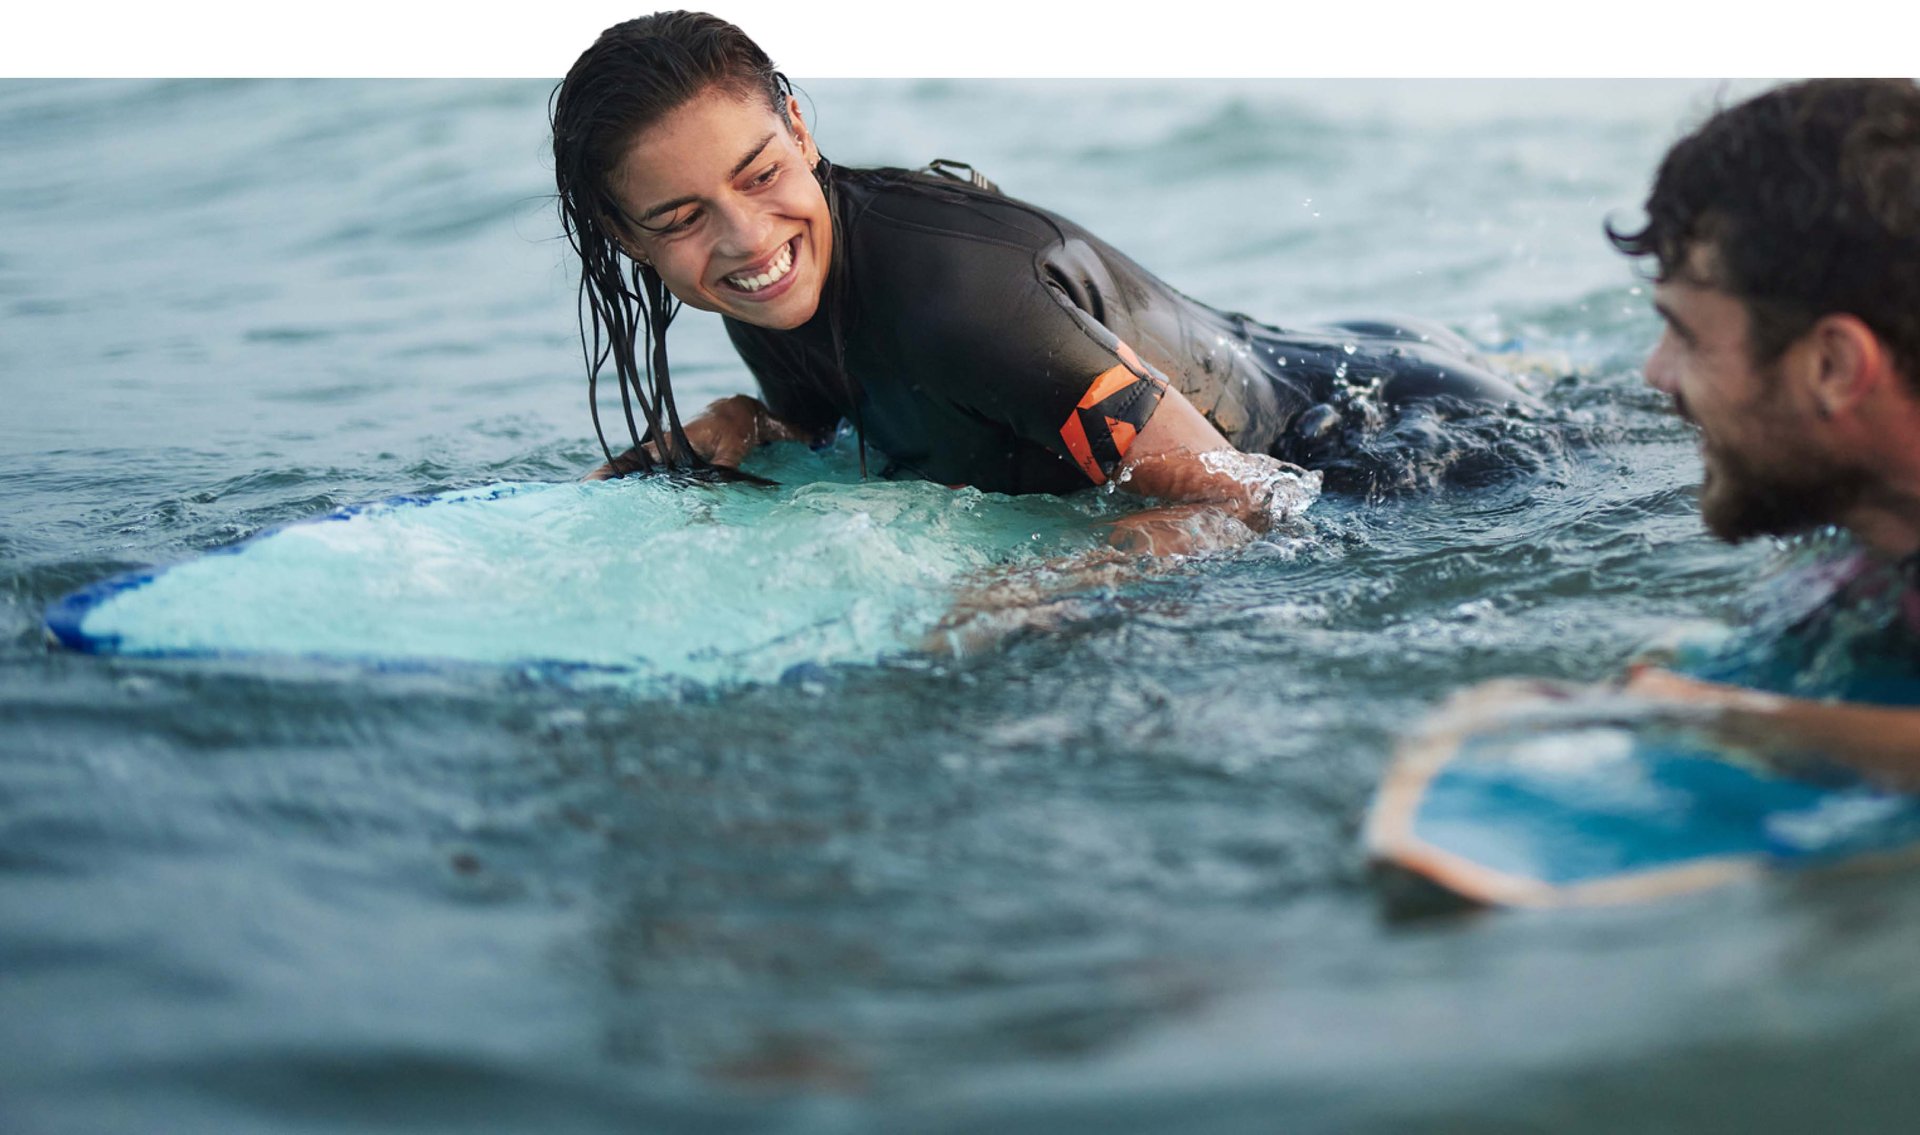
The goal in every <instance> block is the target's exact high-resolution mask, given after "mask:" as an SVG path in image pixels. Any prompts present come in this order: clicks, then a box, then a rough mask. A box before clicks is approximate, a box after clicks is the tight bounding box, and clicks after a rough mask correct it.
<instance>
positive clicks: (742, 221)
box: [715, 198, 773, 256]
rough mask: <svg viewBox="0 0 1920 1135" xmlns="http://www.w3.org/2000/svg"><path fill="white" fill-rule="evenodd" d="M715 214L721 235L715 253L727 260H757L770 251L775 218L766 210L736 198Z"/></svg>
mask: <svg viewBox="0 0 1920 1135" xmlns="http://www.w3.org/2000/svg"><path fill="white" fill-rule="evenodd" d="M715 211H716V212H717V213H718V214H719V217H718V220H719V221H720V232H721V235H720V240H719V243H718V245H717V246H716V249H715V251H717V252H720V253H721V254H722V255H725V256H758V255H760V254H761V253H764V252H766V251H768V249H767V247H766V245H767V241H768V239H769V238H770V237H771V235H772V230H773V218H772V216H770V215H769V214H768V213H767V211H766V210H765V209H762V208H760V207H758V206H757V205H756V204H754V203H753V202H750V201H745V200H741V199H738V198H736V199H734V200H731V201H727V202H722V203H720V204H719V205H718V206H717V207H716V210H715Z"/></svg>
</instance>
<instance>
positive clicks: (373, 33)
mask: <svg viewBox="0 0 1920 1135" xmlns="http://www.w3.org/2000/svg"><path fill="white" fill-rule="evenodd" d="M669 2H670V0H669ZM698 3H699V0H692V4H693V5H694V6H698ZM1103 7H1104V8H1105V10H1106V11H1108V12H1111V13H1113V14H1112V15H1111V16H1109V17H1106V18H1101V19H1088V18H1087V17H1086V16H1084V15H1083V14H1081V13H1084V12H1087V11H1089V10H1092V11H1098V10H1100V9H1101V8H1103ZM7 8H8V14H6V15H4V16H0V76H16V77H24V76H170V75H173V76H198V75H206V76H246V75H338V76H499V77H509V76H538V77H544V78H558V77H559V76H560V75H561V74H563V73H564V72H565V71H566V69H567V66H568V65H569V64H570V63H571V62H572V61H573V59H574V57H575V56H576V55H578V54H579V53H580V51H581V50H582V49H583V48H585V47H586V45H587V44H588V43H589V42H591V41H592V39H593V37H594V36H595V35H596V34H598V32H599V31H600V29H602V28H604V27H606V26H607V25H609V24H613V23H618V22H619V21H621V20H623V19H627V18H629V17H632V16H636V15H640V14H643V13H644V12H645V11H647V10H650V8H651V3H650V0H616V2H607V0H534V2H532V3H527V2H522V3H511V4H510V3H489V2H485V0H468V2H467V3H451V2H445V0H432V2H428V0H326V2H323V3H311V2H308V3H300V2H296V3H292V4H287V5H280V4H274V3H272V2H271V0H246V2H240V0H139V2H135V0H18V2H15V3H11V4H9V5H7ZM710 8H711V10H714V11H716V12H717V13H718V14H719V15H722V16H725V17H726V18H728V19H731V20H733V21H734V22H735V23H738V24H740V25H741V26H742V27H744V28H745V29H746V30H747V32H748V34H750V35H752V36H753V37H754V38H755V39H757V40H758V41H759V42H760V44H761V46H763V47H765V48H766V49H767V51H768V53H769V54H771V55H772V56H773V57H774V60H775V62H776V63H778V64H779V65H780V66H781V67H782V68H783V69H784V70H786V71H787V72H788V73H789V74H791V75H793V76H794V77H796V78H799V79H810V78H811V79H822V78H853V77H890V76H899V77H904V76H955V77H975V76H983V77H991V76H1062V77H1124V76H1129V75H1137V76H1142V77H1194V76H1300V77H1309V78H1312V77H1329V76H1369V77H1380V76H1409V77H1424V76H1497V77H1535V76H1675V77H1736V76H1755V75H1778V76H1801V75H1815V74H1854V75H1860V74H1903V73H1909V74H1910V73H1911V72H1912V70H1913V68H1914V65H1915V64H1914V61H1915V59H1916V55H1917V52H1916V46H1915V45H1916V44H1920V4H1915V3H1913V2H1912V0H1879V2H1874V3H1869V2H1863V0H1819V2H1818V3H1813V4H1806V3H1802V4H1798V5H1788V6H1784V7H1783V8H1782V9H1781V11H1782V12H1786V13H1791V15H1771V14H1768V13H1769V8H1770V6H1768V5H1762V4H1754V5H1740V6H1735V5H1731V4H1726V5H1722V4H1712V5H1709V4H1704V3H1688V2H1687V0H1598V2H1597V3H1588V4H1582V5H1565V4H1557V3H1555V2H1554V0H1457V2H1451V3H1449V2H1446V0H1429V2H1427V3H1419V4H1416V3H1411V2H1406V0H1331V2H1315V0H1235V2H1227V0H1149V2H1147V3H1129V2H1126V0H1109V2H1108V3H1106V4H1104V5H1102V4H1099V3H1097V2H1094V0H1082V3H1080V4H1078V5H1072V6H1070V5H1069V4H1067V3H1064V2H1061V0H892V2H891V3H887V2H882V0H713V3H712V4H711V5H710ZM1736 8H1737V10H1738V11H1739V14H1738V15H1731V14H1728V13H1729V11H1730V10H1736ZM1709 9H1719V11H1718V12H1714V11H1710V10H1709ZM1136 12H1151V13H1155V14H1154V15H1152V16H1151V17H1146V16H1141V15H1127V14H1122V13H1136Z"/></svg>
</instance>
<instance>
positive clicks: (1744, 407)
mask: <svg viewBox="0 0 1920 1135" xmlns="http://www.w3.org/2000/svg"><path fill="white" fill-rule="evenodd" d="M1707 259H1709V258H1708V257H1704V256H1702V255H1700V254H1699V252H1698V250H1696V255H1695V256H1694V257H1693V263H1692V264H1690V265H1689V268H1690V270H1689V271H1687V272H1684V273H1676V274H1675V275H1676V278H1675V279H1672V280H1669V281H1667V282H1665V283H1662V284H1660V285H1659V286H1658V287H1656V288H1655V289H1654V307H1655V309H1656V310H1658V311H1659V312H1660V315H1661V318H1663V319H1665V320H1666V324H1667V326H1666V330H1665V332H1664V333H1663V334H1662V335H1661V336H1660V342H1659V343H1658V344H1657V345H1655V347H1654V349H1653V353H1652V354H1651V355H1649V356H1648V357H1647V368H1646V370H1647V383H1648V385H1650V386H1652V387H1653V388H1654V389H1656V390H1659V391H1661V392H1663V393H1666V394H1668V395H1671V396H1672V398H1673V403H1674V410H1675V411H1676V412H1677V413H1679V415H1680V416H1681V417H1682V418H1685V419H1686V420H1687V421H1688V422H1690V423H1692V424H1693V425H1694V426H1695V427H1697V428H1698V430H1699V431H1700V458H1701V462H1702V464H1703V466H1704V470H1703V480H1702V482H1701V487H1700V516H1701V519H1702V520H1704V521H1705V522H1706V525H1707V528H1708V530H1709V531H1711V532H1712V533H1713V534H1714V535H1716V536H1718V537H1720V538H1721V539H1723V540H1729V541H1740V540H1745V539H1748V538H1750V537H1753V536H1762V535H1787V534H1790V533H1794V532H1801V531H1805V530H1806V529H1809V528H1815V527H1818V526H1820V525H1823V524H1832V523H1837V522H1838V521H1839V519H1840V518H1841V516H1842V515H1843V514H1844V513H1845V512H1846V511H1847V509H1849V508H1850V507H1851V506H1852V505H1853V503H1854V502H1855V501H1856V500H1858V499H1859V496H1860V493H1861V491H1862V488H1863V478H1862V476H1861V475H1860V473H1859V472H1858V471H1856V470H1855V469H1854V468H1853V467H1851V466H1850V465H1848V464H1846V463H1845V462H1844V461H1843V460H1842V457H1843V455H1838V454H1834V453H1831V452H1829V451H1828V449H1827V448H1825V447H1824V446H1823V445H1822V443H1821V438H1822V437H1823V436H1824V434H1823V432H1822V431H1821V430H1819V429H1818V428H1817V425H1818V423H1816V422H1815V421H1814V420H1813V419H1814V416H1815V414H1816V409H1815V405H1814V403H1813V401H1812V400H1811V399H1810V398H1805V397H1801V396H1800V395H1799V392H1798V390H1797V388H1796V384H1795V383H1794V382H1793V381H1792V380H1791V377H1790V375H1789V373H1788V371H1789V368H1791V367H1792V366H1795V365H1799V359H1798V357H1797V356H1796V350H1795V348H1794V347H1789V348H1788V350H1787V352H1786V353H1785V354H1784V355H1783V356H1782V357H1781V359H1779V360H1776V361H1775V362H1774V363H1772V364H1769V365H1767V366H1764V367H1759V366H1755V365H1754V363H1753V355H1752V351H1751V349H1750V347H1749V345H1748V344H1749V341H1750V340H1749V336H1748V329H1749V316H1748V314H1747V309H1746V306H1745V305H1744V304H1743V303H1741V302H1740V301H1739V300H1737V299H1735V298H1734V297H1732V296H1730V295H1728V294H1727V293H1725V292H1723V291H1720V290H1719V289H1718V288H1715V287H1714V286H1712V285H1711V284H1708V283H1703V282H1700V281H1704V280H1709V279H1711V278H1712V276H1711V273H1710V272H1708V271H1706V270H1705V269H1706V268H1707V267H1708V265H1706V264H1705V263H1703V261H1705V260H1707ZM1796 346H1797V345H1796Z"/></svg>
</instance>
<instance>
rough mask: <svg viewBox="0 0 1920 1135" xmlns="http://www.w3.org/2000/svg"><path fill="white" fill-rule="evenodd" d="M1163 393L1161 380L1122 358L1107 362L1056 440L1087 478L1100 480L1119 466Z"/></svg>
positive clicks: (1082, 396)
mask: <svg viewBox="0 0 1920 1135" xmlns="http://www.w3.org/2000/svg"><path fill="white" fill-rule="evenodd" d="M1126 353H1127V354H1129V355H1130V354H1132V352H1131V351H1128V352H1126ZM1165 393H1166V387H1165V385H1164V384H1162V383H1160V382H1158V381H1156V380H1154V379H1152V378H1148V377H1146V376H1144V375H1142V374H1139V373H1136V372H1135V371H1134V370H1133V369H1132V368H1130V367H1128V366H1126V365H1124V364H1122V365H1118V366H1114V367H1110V368H1108V369H1107V370H1105V371H1103V372H1101V374H1100V376H1099V377H1098V378H1096V379H1094V380H1093V385H1092V386H1089V387H1087V392H1086V393H1085V394H1083V395H1081V396H1080V404H1079V405H1078V406H1075V407H1074V409H1073V413H1071V414H1068V415H1067V420H1066V422H1065V423H1063V424H1062V425H1061V426H1060V440H1062V441H1064V442H1066V443H1067V452H1068V453H1070V454H1072V455H1073V460H1074V463H1075V464H1076V465H1078V466H1080V471H1081V472H1083V473H1085V474H1086V475H1087V478H1088V479H1089V480H1091V481H1092V482H1093V483H1094V484H1096V485H1104V484H1106V483H1107V478H1108V477H1109V476H1111V475H1112V474H1113V473H1115V472H1117V471H1118V470H1119V467H1120V461H1121V459H1122V458H1124V457H1126V455H1127V450H1128V449H1130V448H1132V447H1133V439H1134V437H1135V436H1136V435H1137V434H1139V432H1140V430H1141V428H1142V427H1144V426H1145V425H1146V424H1147V419H1148V418H1150V417H1152V416H1153V411H1154V409H1155V408H1156V407H1158V406H1159V405H1160V398H1161V396H1162V395H1163V394H1165Z"/></svg>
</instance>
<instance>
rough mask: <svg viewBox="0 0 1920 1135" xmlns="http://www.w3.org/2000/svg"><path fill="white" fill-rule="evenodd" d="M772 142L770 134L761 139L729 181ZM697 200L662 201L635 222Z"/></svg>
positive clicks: (728, 175) (695, 198)
mask: <svg viewBox="0 0 1920 1135" xmlns="http://www.w3.org/2000/svg"><path fill="white" fill-rule="evenodd" d="M772 141H773V135H772V134H768V135H767V136H766V137H764V138H762V139H760V141H759V143H758V144H757V145H755V146H754V147H753V149H751V150H748V151H747V156H746V157H744V158H741V159H740V160H739V161H737V162H735V163H733V168H732V169H730V170H728V171H727V180H729V181H731V180H733V179H734V178H736V177H739V176H740V171H741V170H743V169H746V168H747V167H748V166H750V165H752V164H753V160H754V159H755V158H757V157H759V156H760V155H761V154H763V153H765V152H766V149H767V145H768V143H770V142H772ZM697 200H699V198H697V197H692V196H688V197H675V198H674V199H673V200H671V201H662V202H660V203H659V204H658V205H655V206H654V207H653V208H651V209H648V210H647V211H646V212H644V213H642V214H640V215H639V216H638V217H635V218H634V220H635V221H636V222H646V221H651V220H653V219H654V218H655V217H657V216H659V215H660V214H662V213H671V212H673V211H674V210H675V209H678V208H679V207H680V206H682V205H691V204H693V203H694V202H695V201H697Z"/></svg>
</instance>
